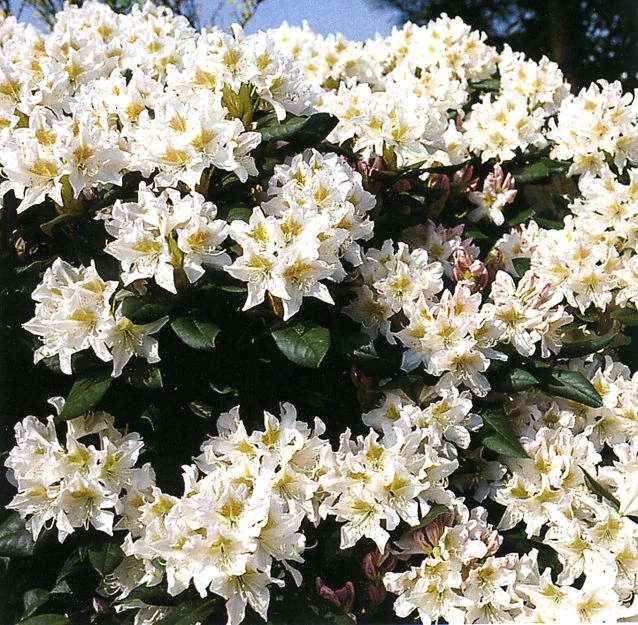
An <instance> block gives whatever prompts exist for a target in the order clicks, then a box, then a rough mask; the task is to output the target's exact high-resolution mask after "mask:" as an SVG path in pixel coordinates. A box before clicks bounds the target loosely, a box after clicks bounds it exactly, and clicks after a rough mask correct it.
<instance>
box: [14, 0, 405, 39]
mask: <svg viewBox="0 0 638 625" xmlns="http://www.w3.org/2000/svg"><path fill="white" fill-rule="evenodd" d="M156 2H158V3H160V4H161V0H156ZM201 2H202V5H201V6H202V14H203V17H204V18H208V17H209V15H210V14H211V12H212V11H213V8H214V7H216V6H218V5H219V4H220V0H201ZM228 4H229V3H228V2H226V6H227V5H228ZM223 15H227V11H222V12H221V13H220V20H218V22H217V23H218V25H219V26H221V27H227V26H228V25H229V24H230V20H228V19H224V18H223V17H222V16H223ZM21 19H22V20H23V21H28V22H32V23H36V24H37V21H36V20H35V19H34V16H33V11H32V10H29V9H26V10H25V11H24V13H23V14H22V17H21ZM284 20H286V21H287V22H288V24H290V25H291V26H301V24H302V22H303V21H304V20H306V21H307V22H308V24H309V25H310V27H311V28H312V30H314V31H315V32H316V33H318V34H321V35H328V34H330V33H336V32H340V33H342V34H343V35H345V36H346V37H347V38H348V39H353V40H365V39H369V38H374V36H375V34H376V33H377V32H378V33H380V34H381V35H382V36H384V37H385V36H387V35H389V34H390V31H391V30H392V26H393V25H395V24H396V23H397V22H399V18H398V14H397V13H396V12H395V11H393V10H391V9H387V8H379V7H378V6H377V5H376V4H375V2H374V0H263V2H262V3H261V4H260V5H259V7H258V8H257V11H256V12H255V14H254V15H253V16H252V18H251V19H250V21H249V22H248V24H247V25H246V32H248V33H254V32H257V31H258V30H267V29H268V28H276V27H277V26H279V25H280V24H281V23H282V22H283V21H284Z"/></svg>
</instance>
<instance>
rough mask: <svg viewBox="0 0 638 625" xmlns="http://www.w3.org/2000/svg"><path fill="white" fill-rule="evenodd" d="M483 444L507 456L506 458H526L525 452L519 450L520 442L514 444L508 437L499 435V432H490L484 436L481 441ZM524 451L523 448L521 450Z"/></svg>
mask: <svg viewBox="0 0 638 625" xmlns="http://www.w3.org/2000/svg"><path fill="white" fill-rule="evenodd" d="M481 442H482V443H483V446H484V447H487V448H488V449H491V450H492V451H495V452H496V453H497V454H500V455H501V456H507V457H508V458H528V457H529V456H528V455H527V454H523V453H522V452H521V449H522V448H521V447H520V443H518V441H517V443H518V444H514V443H513V442H512V441H511V440H510V439H507V438H505V437H504V436H501V435H500V434H492V435H491V436H486V437H485V438H484V439H483V440H482V441H481ZM523 451H524V450H523Z"/></svg>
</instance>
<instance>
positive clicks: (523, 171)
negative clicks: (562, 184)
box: [512, 163, 549, 185]
mask: <svg viewBox="0 0 638 625" xmlns="http://www.w3.org/2000/svg"><path fill="white" fill-rule="evenodd" d="M512 176H514V181H515V182H516V184H517V185H521V184H528V183H530V182H536V181H537V180H544V179H545V178H547V177H548V176H549V169H547V167H546V166H545V165H543V163H531V164H529V165H526V166H525V167H522V168H520V169H516V170H514V171H513V172H512Z"/></svg>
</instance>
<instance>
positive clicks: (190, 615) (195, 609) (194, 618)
mask: <svg viewBox="0 0 638 625" xmlns="http://www.w3.org/2000/svg"><path fill="white" fill-rule="evenodd" d="M219 605H220V604H219V600H217V599H207V600H204V601H197V600H193V601H185V602H184V603H182V604H180V605H178V606H176V607H175V608H173V609H172V610H171V611H170V612H169V613H168V614H167V615H166V616H165V617H164V618H160V619H159V620H157V621H155V622H156V623H158V624H161V625H193V624H194V623H198V622H203V621H204V619H206V618H207V617H209V616H210V615H211V614H212V613H213V612H214V611H215V610H217V609H219Z"/></svg>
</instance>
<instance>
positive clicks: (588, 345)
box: [558, 332, 618, 358]
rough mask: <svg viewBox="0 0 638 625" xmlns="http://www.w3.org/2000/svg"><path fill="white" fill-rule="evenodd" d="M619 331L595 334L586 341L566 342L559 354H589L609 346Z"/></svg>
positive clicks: (572, 355)
mask: <svg viewBox="0 0 638 625" xmlns="http://www.w3.org/2000/svg"><path fill="white" fill-rule="evenodd" d="M617 336H618V333H617V332H610V333H609V334H604V335H603V336H595V337H593V338H591V339H587V340H585V341H575V342H573V343H565V344H563V347H562V348H561V350H560V353H559V354H558V355H559V356H560V357H561V358H576V357H577V356H587V354H593V353H594V352H597V351H598V350H600V349H603V348H605V347H607V345H609V344H610V343H611V342H612V341H613V340H614V339H615V338H616V337H617Z"/></svg>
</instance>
